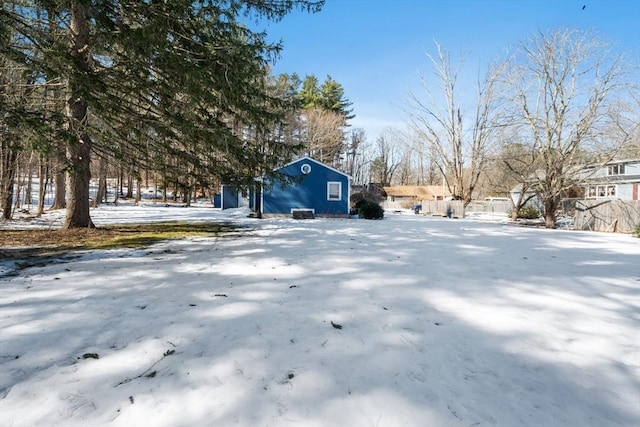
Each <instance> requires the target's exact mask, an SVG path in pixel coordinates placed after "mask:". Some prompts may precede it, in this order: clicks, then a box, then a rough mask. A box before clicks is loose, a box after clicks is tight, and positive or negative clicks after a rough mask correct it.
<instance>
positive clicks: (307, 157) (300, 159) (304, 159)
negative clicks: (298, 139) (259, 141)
mask: <svg viewBox="0 0 640 427" xmlns="http://www.w3.org/2000/svg"><path fill="white" fill-rule="evenodd" d="M302 161H310V162H313V163H315V164H317V165H319V166H322V167H324V168H327V169H329V170H331V171H333V172H336V173H339V174H340V175H343V176H345V177H346V178H347V179H351V176H350V175H349V174H346V173H344V172H342V171H340V170H338V169H336V168H333V167H331V166H329V165H326V164H324V163H322V162H319V161H318V160H316V159H314V158H312V157H309V156H304V157H300V158H299V159H296V160H293V161H291V162H289V163H287V164H286V165H283V166H280V167H279V168H277V169H276V170H279V169H283V168H286V167H287V166H291V165H293V164H295V163H300V162H302Z"/></svg>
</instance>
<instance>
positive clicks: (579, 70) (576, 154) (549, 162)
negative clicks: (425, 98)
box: [507, 30, 637, 228]
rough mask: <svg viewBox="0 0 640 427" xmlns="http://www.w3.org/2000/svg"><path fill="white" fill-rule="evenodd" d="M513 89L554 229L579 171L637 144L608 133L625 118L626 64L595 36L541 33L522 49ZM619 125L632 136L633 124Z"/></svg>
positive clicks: (535, 181) (534, 180)
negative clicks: (622, 107)
mask: <svg viewBox="0 0 640 427" xmlns="http://www.w3.org/2000/svg"><path fill="white" fill-rule="evenodd" d="M507 84H508V92H509V93H510V94H511V95H512V97H513V99H512V100H513V102H514V104H515V106H516V108H517V114H516V116H515V120H514V123H515V125H520V124H524V125H525V129H526V133H524V134H523V135H524V136H525V138H526V139H525V140H524V141H523V142H525V143H527V144H529V145H530V146H531V147H533V148H534V151H535V152H536V153H537V154H538V156H539V162H540V169H538V170H537V171H536V173H535V174H533V176H532V177H531V185H532V187H533V189H534V190H535V192H536V193H537V194H538V197H539V198H540V199H541V202H542V204H543V206H544V211H545V212H544V215H545V225H546V227H549V228H552V227H554V226H555V219H556V211H557V208H558V206H559V204H560V202H561V198H562V197H563V194H564V193H565V192H566V191H567V190H568V189H570V188H572V187H574V186H576V185H578V184H579V180H580V178H581V177H580V174H578V173H577V172H578V170H579V169H580V167H581V166H582V165H584V164H586V163H590V162H594V161H602V160H606V159H608V158H611V156H613V154H614V153H615V152H616V151H617V150H619V149H620V148H621V146H622V145H624V144H627V143H628V142H629V141H630V138H628V137H626V138H625V137H623V138H622V139H620V140H617V141H615V140H612V139H611V137H612V134H611V133H607V134H605V133H603V132H604V131H605V129H607V128H608V129H609V130H611V126H612V125H613V124H614V123H616V121H617V120H619V119H620V118H621V116H620V114H619V113H620V111H615V110H616V109H617V108H619V107H620V104H619V103H618V102H613V101H614V100H615V99H620V98H616V96H615V95H614V94H616V93H619V94H621V93H624V91H626V89H628V86H626V85H625V82H624V78H623V67H622V63H621V59H620V57H615V58H611V59H610V58H608V57H607V49H606V46H605V45H604V44H603V43H602V42H600V41H599V40H597V39H596V38H595V37H592V36H591V35H590V34H588V33H582V32H578V31H575V30H559V31H555V32H550V33H548V34H547V33H542V32H541V33H538V34H536V35H534V36H533V37H531V39H530V40H528V41H527V42H525V43H522V44H521V46H520V49H519V51H518V52H517V53H516V55H515V56H514V59H513V63H512V66H511V67H510V68H509V73H508V78H507ZM623 97H624V96H623ZM617 123H618V125H620V126H621V128H624V129H626V132H627V134H628V135H631V134H633V128H634V125H633V124H632V123H629V122H625V123H621V122H619V121H617ZM635 128H636V129H637V123H635Z"/></svg>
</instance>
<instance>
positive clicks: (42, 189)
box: [38, 154, 49, 216]
mask: <svg viewBox="0 0 640 427" xmlns="http://www.w3.org/2000/svg"><path fill="white" fill-rule="evenodd" d="M48 183H49V163H48V162H47V159H46V158H45V156H44V155H42V154H41V155H39V156H38V216H42V214H43V213H44V199H45V196H46V194H47V184H48Z"/></svg>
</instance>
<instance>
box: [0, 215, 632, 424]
mask: <svg viewBox="0 0 640 427" xmlns="http://www.w3.org/2000/svg"><path fill="white" fill-rule="evenodd" d="M245 213H246V212H244V211H242V210H236V211H233V212H220V211H219V210H216V209H211V208H204V207H194V208H175V207H173V208H166V207H162V206H161V205H158V206H153V205H144V206H142V207H132V206H129V207H126V206H124V207H122V206H121V207H117V208H114V207H104V208H100V209H96V210H93V211H92V217H93V219H94V221H95V222H96V224H98V225H101V224H106V223H124V222H131V221H142V220H147V221H151V220H167V219H179V220H205V219H210V220H215V219H220V220H228V221H233V222H236V223H238V224H243V225H247V226H248V227H250V228H247V229H245V230H243V231H242V232H241V233H240V235H237V234H235V235H233V236H229V237H217V238H206V237H197V238H190V239H186V240H180V241H170V242H165V243H162V244H158V245H155V246H152V247H149V248H146V249H139V250H130V249H122V250H109V251H91V252H86V253H78V254H73V255H71V256H66V257H63V258H60V259H58V260H55V261H54V262H49V263H43V264H41V265H36V266H33V267H30V268H26V269H22V270H18V269H16V268H15V267H16V266H15V264H14V263H13V262H9V261H6V260H0V270H1V271H0V426H2V427H10V426H37V425H47V426H83V427H84V426H100V425H109V426H111V425H112V426H247V427H248V426H465V427H466V426H491V425H496V426H536V427H538V426H638V425H640V240H639V239H637V238H633V237H631V236H628V235H619V234H596V233H587V232H575V231H562V230H544V229H530V228H523V227H517V226H513V225H509V224H504V223H491V222H480V221H472V220H455V219H441V218H428V217H423V216H420V215H413V214H390V215H388V216H387V218H385V219H384V220H382V221H366V220H322V219H317V220H305V221H294V220H288V219H282V220H255V219H249V218H246V217H245ZM58 221H59V218H58V217H56V216H54V214H49V215H46V216H45V218H44V219H43V220H39V221H34V222H32V223H33V224H34V226H35V225H37V226H43V224H44V226H54V225H55V224H57V223H58ZM15 225H16V223H12V224H10V225H9V226H15ZM50 261H51V260H50ZM334 325H335V326H334ZM338 326H341V329H339V328H338ZM95 357H98V358H95Z"/></svg>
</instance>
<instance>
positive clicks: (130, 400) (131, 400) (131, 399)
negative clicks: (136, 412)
mask: <svg viewBox="0 0 640 427" xmlns="http://www.w3.org/2000/svg"><path fill="white" fill-rule="evenodd" d="M129 402H131V404H132V405H133V396H129Z"/></svg>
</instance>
